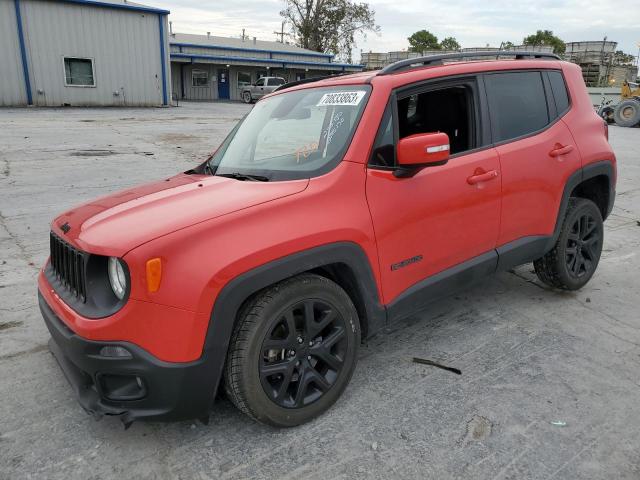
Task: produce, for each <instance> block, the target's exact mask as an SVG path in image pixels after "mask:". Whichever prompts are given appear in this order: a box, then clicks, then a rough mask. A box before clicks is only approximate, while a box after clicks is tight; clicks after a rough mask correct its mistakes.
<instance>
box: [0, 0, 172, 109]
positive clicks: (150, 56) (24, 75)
mask: <svg viewBox="0 0 640 480" xmlns="http://www.w3.org/2000/svg"><path fill="white" fill-rule="evenodd" d="M168 14H169V12H168V11H166V10H159V9H156V8H150V7H145V6H142V5H138V4H134V3H131V2H127V1H126V0H110V1H109V2H101V1H98V0H0V66H1V67H0V106H16V105H40V106H60V105H73V106H90V105H97V106H106V105H117V106H123V105H128V106H154V105H167V104H169V102H170V100H171V98H170V94H171V85H170V75H169V55H168V51H169V44H168V35H167V15H168Z"/></svg>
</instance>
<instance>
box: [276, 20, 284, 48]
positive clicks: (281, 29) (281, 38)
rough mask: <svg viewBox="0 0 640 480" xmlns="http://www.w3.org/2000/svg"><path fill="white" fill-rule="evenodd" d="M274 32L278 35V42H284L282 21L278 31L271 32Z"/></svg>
mask: <svg viewBox="0 0 640 480" xmlns="http://www.w3.org/2000/svg"><path fill="white" fill-rule="evenodd" d="M273 33H275V34H276V37H280V43H284V22H282V26H281V27H280V31H279V32H273Z"/></svg>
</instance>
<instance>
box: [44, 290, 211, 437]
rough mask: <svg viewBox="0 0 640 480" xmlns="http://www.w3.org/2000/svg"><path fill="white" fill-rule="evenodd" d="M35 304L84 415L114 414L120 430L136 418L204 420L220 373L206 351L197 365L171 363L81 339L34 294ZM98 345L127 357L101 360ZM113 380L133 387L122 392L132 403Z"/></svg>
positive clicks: (125, 344)
mask: <svg viewBox="0 0 640 480" xmlns="http://www.w3.org/2000/svg"><path fill="white" fill-rule="evenodd" d="M38 302H39V305H40V311H41V312H42V316H43V317H44V321H45V323H46V325H47V328H48V329H49V332H50V333H51V340H50V341H49V348H50V349H51V352H52V353H53V355H54V356H55V358H56V360H57V361H58V363H59V364H60V367H61V368H62V370H63V372H64V374H65V376H66V377H67V380H68V381H69V383H70V384H71V386H72V387H73V389H74V390H75V393H76V395H77V397H78V401H79V402H80V405H81V406H82V408H84V409H85V410H86V411H87V412H88V413H90V414H92V415H95V416H97V417H101V416H103V415H118V416H120V417H121V419H122V421H123V422H124V423H125V425H128V424H130V423H131V422H133V421H134V420H137V419H142V418H144V419H150V420H163V421H165V420H184V419H191V418H206V417H207V416H208V412H209V409H210V408H211V405H212V403H213V399H214V396H215V390H216V388H217V384H218V378H215V377H217V375H215V372H218V371H219V370H220V369H218V368H212V367H213V366H212V365H210V363H211V361H210V360H208V355H207V354H206V350H205V354H203V356H202V357H201V358H200V359H198V360H197V361H194V362H187V363H172V362H165V361H162V360H159V359H157V358H156V357H154V356H153V355H151V354H150V353H148V352H147V351H145V350H143V349H142V348H140V347H138V346H136V345H134V344H132V343H129V342H118V341H114V342H107V341H92V340H87V339H84V338H82V337H80V336H78V335H76V334H75V333H74V332H73V331H71V330H70V329H69V328H68V327H67V326H66V325H65V324H64V323H63V322H62V321H61V320H60V319H59V318H58V317H57V315H56V314H55V312H54V311H53V310H52V309H51V307H50V306H49V305H48V304H47V302H46V301H45V299H44V298H43V296H42V295H41V294H40V292H38ZM104 346H120V347H123V348H125V349H126V350H127V351H128V352H129V353H130V357H105V356H103V355H101V353H100V351H101V349H102V348H103V347H104ZM107 379H116V380H117V381H116V382H115V383H114V382H113V381H110V380H109V381H107ZM118 379H124V380H125V381H126V382H128V381H129V380H131V381H133V382H134V383H133V385H134V388H133V391H131V389H129V390H128V393H129V397H130V398H134V399H128V400H126V399H122V398H124V397H126V396H127V395H124V396H123V395H122V389H118V388H117V384H118V382H120V385H122V382H121V381H120V380H118ZM126 382H125V383H126ZM136 384H137V385H138V387H135V385H136ZM114 385H116V387H114ZM136 388H137V390H136ZM125 390H126V388H125ZM114 397H117V399H114Z"/></svg>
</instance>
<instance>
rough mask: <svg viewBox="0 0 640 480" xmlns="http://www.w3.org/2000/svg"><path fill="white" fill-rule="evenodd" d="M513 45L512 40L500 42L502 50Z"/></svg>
mask: <svg viewBox="0 0 640 480" xmlns="http://www.w3.org/2000/svg"><path fill="white" fill-rule="evenodd" d="M513 47H515V45H514V44H513V42H509V41H506V42H502V43H501V44H500V48H502V50H509V49H510V48H513Z"/></svg>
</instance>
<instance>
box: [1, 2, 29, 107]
mask: <svg viewBox="0 0 640 480" xmlns="http://www.w3.org/2000/svg"><path fill="white" fill-rule="evenodd" d="M16 25H17V23H16V11H15V9H14V6H13V2H12V1H9V0H0V65H1V67H0V106H2V107H8V106H12V105H26V104H27V92H26V89H25V87H24V77H23V74H22V62H21V61H20V44H19V42H18V28H17V26H16Z"/></svg>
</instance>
